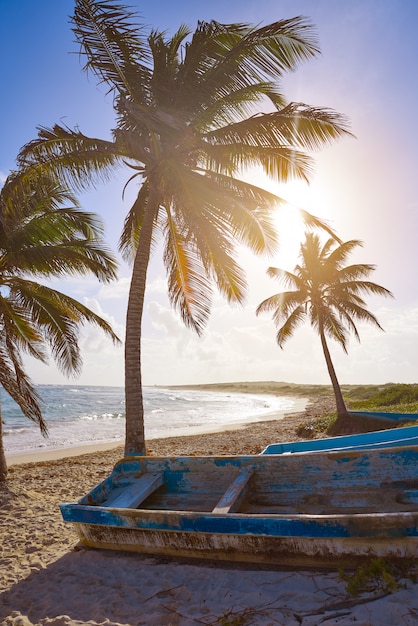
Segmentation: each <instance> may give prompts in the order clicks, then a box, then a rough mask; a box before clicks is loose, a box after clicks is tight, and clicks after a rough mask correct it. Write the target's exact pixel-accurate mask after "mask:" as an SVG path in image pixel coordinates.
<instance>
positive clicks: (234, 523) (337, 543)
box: [61, 446, 418, 568]
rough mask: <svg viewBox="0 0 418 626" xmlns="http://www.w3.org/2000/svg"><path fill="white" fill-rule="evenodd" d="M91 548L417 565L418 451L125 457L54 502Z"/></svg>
mask: <svg viewBox="0 0 418 626" xmlns="http://www.w3.org/2000/svg"><path fill="white" fill-rule="evenodd" d="M61 512H62V515H63V518H64V520H65V521H67V522H72V523H74V524H75V528H76V529H77V532H78V534H79V537H80V539H81V542H82V543H83V544H84V545H86V546H89V547H94V548H105V549H112V550H128V551H135V552H140V553H142V554H152V555H164V556H175V557H192V558H198V559H214V560H227V561H241V562H253V563H263V564H280V565H286V566H289V565H290V566H303V567H310V566H312V567H315V568H317V567H321V566H332V565H335V564H336V563H337V564H338V566H341V567H348V566H353V565H356V564H357V563H358V562H359V561H360V562H361V561H362V560H364V559H365V558H366V557H371V556H381V557H387V558H392V559H396V558H405V557H409V558H416V557H417V556H418V446H411V447H403V448H383V449H377V450H365V451H355V450H354V451H344V452H327V453H320V454H312V455H306V454H291V455H288V456H284V455H266V454H265V455H262V454H260V455H255V456H233V457H172V458H158V457H139V456H138V457H127V458H125V459H122V460H121V461H119V462H118V463H117V464H116V466H115V467H114V469H113V471H112V473H111V474H110V475H109V476H108V477H107V478H106V479H105V480H104V481H103V482H102V483H101V484H99V485H98V486H96V487H95V488H94V489H93V490H92V491H91V492H90V493H88V494H87V495H85V496H84V497H83V498H82V499H81V500H80V501H79V502H78V503H76V504H71V503H64V504H61Z"/></svg>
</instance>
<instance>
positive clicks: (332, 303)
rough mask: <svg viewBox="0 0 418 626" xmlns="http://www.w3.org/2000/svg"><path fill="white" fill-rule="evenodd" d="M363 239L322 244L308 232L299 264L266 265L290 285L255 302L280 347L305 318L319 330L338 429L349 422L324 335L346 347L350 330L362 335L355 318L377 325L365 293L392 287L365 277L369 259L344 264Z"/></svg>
mask: <svg viewBox="0 0 418 626" xmlns="http://www.w3.org/2000/svg"><path fill="white" fill-rule="evenodd" d="M360 245H362V244H361V242H360V241H357V240H351V241H346V242H343V243H341V242H339V243H338V242H337V241H336V240H335V239H332V238H330V239H328V240H327V241H326V242H325V244H322V243H321V239H320V237H319V236H318V235H317V234H314V233H307V234H306V239H305V241H304V242H303V243H302V244H301V247H300V255H299V258H300V260H301V261H300V264H298V265H296V267H295V268H294V271H293V273H292V272H289V271H287V270H284V269H279V268H277V267H269V268H268V270H267V273H268V275H269V276H270V277H271V278H276V279H278V280H280V281H281V282H282V283H284V285H285V286H288V287H290V288H291V289H290V290H289V291H282V292H280V293H277V294H275V295H273V296H270V297H269V298H267V299H266V300H264V301H263V302H261V304H259V306H258V307H257V311H256V313H257V315H259V314H260V313H263V312H266V311H268V312H273V321H274V323H275V325H276V327H277V335H276V339H277V343H278V345H279V347H280V348H283V345H284V344H285V342H286V341H288V340H289V339H290V338H291V337H292V336H293V334H294V332H295V330H296V329H297V328H298V327H299V326H300V324H302V323H303V322H304V321H305V320H306V319H308V320H309V322H310V324H311V326H312V327H313V329H314V330H315V331H316V332H317V333H318V334H319V337H320V340H321V345H322V349H323V352H324V357H325V361H326V364H327V369H328V373H329V376H330V379H331V383H332V388H333V391H334V395H335V401H336V407H337V415H338V422H337V424H336V425H335V427H336V429H337V430H338V431H339V432H350V431H351V429H352V424H351V423H350V417H349V415H348V412H347V407H346V405H345V402H344V398H343V394H342V391H341V387H340V384H339V381H338V378H337V375H336V372H335V368H334V364H333V362H332V359H331V354H330V351H329V348H328V344H327V337H329V338H331V339H334V340H335V341H337V343H339V344H340V346H341V347H342V348H343V350H344V352H347V341H348V337H349V335H350V334H353V335H354V337H355V338H356V339H357V340H358V341H360V336H359V333H358V330H357V327H356V324H355V322H357V321H360V322H368V323H370V324H373V325H374V326H376V327H377V328H379V329H380V330H383V329H382V327H381V326H380V324H379V322H378V321H377V318H376V317H375V315H373V313H371V312H370V311H368V310H367V309H366V308H365V307H366V303H365V301H364V300H363V298H362V295H363V294H373V295H382V296H392V293H391V292H390V291H389V290H388V289H386V288H385V287H382V286H381V285H378V284H376V283H373V282H371V281H370V280H364V279H367V278H368V276H369V274H371V272H372V271H373V270H374V269H375V268H374V266H373V265H369V264H355V265H345V262H346V260H347V257H348V256H349V255H350V254H351V253H352V252H353V250H354V249H355V248H356V247H357V246H360Z"/></svg>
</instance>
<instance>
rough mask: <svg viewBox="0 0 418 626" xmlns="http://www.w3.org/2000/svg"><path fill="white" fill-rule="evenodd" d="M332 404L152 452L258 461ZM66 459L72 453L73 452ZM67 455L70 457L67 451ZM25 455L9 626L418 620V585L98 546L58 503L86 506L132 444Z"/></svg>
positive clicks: (9, 513)
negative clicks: (53, 455) (366, 589)
mask: <svg viewBox="0 0 418 626" xmlns="http://www.w3.org/2000/svg"><path fill="white" fill-rule="evenodd" d="M332 406H333V404H332V398H321V399H317V400H314V401H311V403H310V404H309V405H308V406H307V409H306V410H305V412H304V413H299V414H291V415H287V416H286V417H285V418H284V419H283V420H277V421H271V420H270V421H267V422H259V423H256V424H251V425H250V426H248V427H246V428H240V429H238V430H228V431H227V432H223V433H214V434H205V435H197V436H192V437H177V438H172V439H156V440H150V441H148V454H152V455H156V456H160V455H162V456H164V455H168V454H170V455H173V454H180V455H183V454H184V455H188V454H198V455H199V454H220V455H222V454H258V453H259V452H261V451H262V450H263V448H264V447H265V446H266V445H268V444H269V443H272V442H273V441H290V440H294V439H297V438H298V437H297V434H296V429H297V427H298V426H299V425H300V424H301V423H303V422H306V421H309V420H312V419H315V418H316V417H319V416H321V415H322V414H323V413H324V412H325V411H326V410H331V407H332ZM62 454H63V453H62V452H61V456H62ZM67 454H69V452H68V451H67ZM71 454H72V456H65V457H64V458H58V459H56V460H53V459H43V460H41V459H40V458H39V457H37V462H26V463H25V462H22V461H30V460H31V459H28V458H23V459H22V458H20V459H14V461H13V464H11V465H10V467H9V479H8V483H7V486H5V487H2V488H0V529H1V530H0V537H1V547H0V591H1V594H0V624H4V625H7V626H31V625H43V626H44V625H45V626H46V625H48V626H78V625H81V624H91V625H92V626H97V625H99V624H100V625H101V624H103V625H104V624H106V625H107V626H112V625H115V626H116V625H129V626H134V625H135V626H136V625H145V626H163V625H166V626H169V625H172V626H192V625H198V624H206V625H215V624H217V625H223V626H240V625H243V626H246V625H251V624H252V625H254V624H255V625H260V626H263V625H265V626H267V625H269V626H273V625H277V624H283V625H286V626H293V625H300V624H302V625H303V626H317V625H319V624H321V625H322V624H324V625H331V624H338V625H341V624H357V625H366V624H367V625H372V626H381V625H390V624H393V625H395V626H399V625H400V624H401V625H404V624H405V625H412V624H418V584H417V585H415V584H413V583H412V582H411V581H410V580H409V579H405V580H402V581H399V583H398V589H397V590H395V591H394V592H392V593H388V592H386V591H385V590H384V589H382V587H381V586H380V588H378V589H377V591H376V592H371V593H369V594H365V595H361V596H359V597H353V596H352V595H350V594H349V593H347V591H346V583H345V582H344V581H343V580H341V577H340V576H339V573H338V571H326V572H324V571H309V572H308V571H289V569H280V568H272V569H262V568H257V567H255V566H236V565H228V564H219V563H208V562H192V561H187V562H185V561H173V560H165V559H157V558H153V557H145V556H144V557H143V556H141V555H132V554H125V553H122V552H110V551H109V552H107V551H98V550H87V549H85V548H83V547H81V546H80V544H79V543H78V540H77V536H76V534H75V531H74V529H73V528H72V526H71V525H65V524H64V523H63V522H62V520H61V516H60V512H59V508H58V506H59V503H60V502H63V501H76V500H78V499H79V498H80V497H81V495H83V494H84V493H85V492H86V491H88V490H89V489H90V488H91V487H92V486H93V485H95V484H97V483H98V482H99V481H101V480H102V479H103V478H104V477H105V476H106V475H107V474H108V473H109V471H110V470H111V468H112V466H113V464H114V463H115V462H116V461H117V460H118V459H120V458H121V456H122V448H121V447H120V446H119V447H116V448H115V447H113V448H111V449H106V446H103V447H102V449H100V450H97V451H93V450H92V449H88V450H87V451H86V450H72V451H71Z"/></svg>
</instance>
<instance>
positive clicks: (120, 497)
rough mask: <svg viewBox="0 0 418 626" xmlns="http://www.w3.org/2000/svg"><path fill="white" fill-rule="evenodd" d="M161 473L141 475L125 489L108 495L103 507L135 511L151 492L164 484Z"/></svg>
mask: <svg viewBox="0 0 418 626" xmlns="http://www.w3.org/2000/svg"><path fill="white" fill-rule="evenodd" d="M163 476H164V473H163V472H154V473H149V472H147V473H146V474H142V476H139V478H137V479H136V480H135V482H133V483H131V484H130V485H128V486H127V487H124V488H123V489H122V490H121V491H119V490H118V491H117V492H116V493H114V494H112V493H111V494H110V495H109V497H108V498H107V500H106V501H105V502H104V503H103V506H110V507H114V508H122V509H135V508H137V507H138V506H139V505H140V504H141V502H143V501H144V500H145V499H146V498H147V497H148V496H149V495H150V494H151V493H152V492H153V491H155V490H156V489H158V487H161V485H162V484H163V483H164V479H163Z"/></svg>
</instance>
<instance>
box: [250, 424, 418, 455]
mask: <svg viewBox="0 0 418 626" xmlns="http://www.w3.org/2000/svg"><path fill="white" fill-rule="evenodd" d="M411 445H418V426H403V427H400V428H387V429H386V430H376V431H372V432H368V433H359V434H356V435H341V436H339V437H326V438H324V439H310V440H308V441H290V442H286V443H271V444H270V445H268V446H267V447H266V448H265V449H264V450H263V452H262V454H292V453H295V452H304V453H311V452H331V451H336V450H370V449H373V448H395V447H401V446H411Z"/></svg>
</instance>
